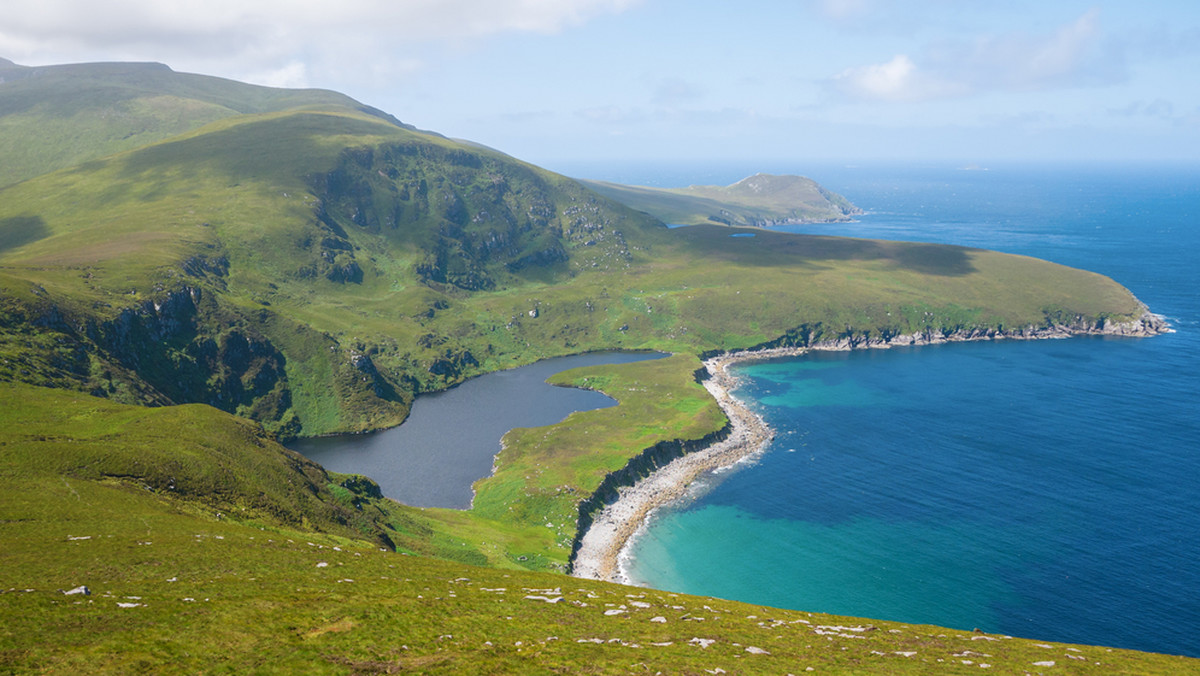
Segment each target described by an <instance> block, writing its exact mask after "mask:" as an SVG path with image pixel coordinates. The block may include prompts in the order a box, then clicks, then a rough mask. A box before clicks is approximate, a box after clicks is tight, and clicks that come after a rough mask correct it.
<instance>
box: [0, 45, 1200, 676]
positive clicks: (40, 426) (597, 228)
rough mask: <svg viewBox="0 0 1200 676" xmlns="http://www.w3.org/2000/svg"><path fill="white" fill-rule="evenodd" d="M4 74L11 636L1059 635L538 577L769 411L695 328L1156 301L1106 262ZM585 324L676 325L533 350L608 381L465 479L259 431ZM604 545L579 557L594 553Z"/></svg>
mask: <svg viewBox="0 0 1200 676" xmlns="http://www.w3.org/2000/svg"><path fill="white" fill-rule="evenodd" d="M0 101H2V102H3V105H0V155H2V156H3V157H4V158H5V162H4V163H3V167H0V488H3V490H4V494H5V499H4V500H3V502H2V503H0V521H3V523H4V524H5V527H4V528H3V529H0V552H3V554H2V556H3V564H4V565H3V566H2V567H0V569H2V570H3V574H4V582H3V584H0V617H2V618H3V620H4V626H5V627H6V629H7V630H8V631H6V632H4V634H3V635H0V663H3V664H4V665H5V667H7V668H9V669H11V670H14V671H62V672H79V671H88V672H90V673H104V672H117V673H128V672H130V671H163V670H178V671H200V670H206V669H212V668H213V665H214V664H216V665H220V668H222V669H225V670H230V671H254V670H262V669H263V668H269V669H278V670H281V671H313V670H314V669H316V670H325V671H330V672H339V673H349V672H364V671H403V670H416V671H434V670H441V671H451V672H455V671H456V672H489V673H501V672H510V673H512V672H528V671H553V670H561V671H567V670H576V671H577V670H580V669H584V668H586V669H593V670H597V671H614V670H617V669H626V668H628V667H629V665H630V664H631V663H634V662H635V661H636V662H640V663H643V664H646V665H651V664H652V665H654V667H655V668H656V669H661V670H663V671H672V672H677V673H686V672H694V673H698V672H699V671H701V670H714V669H716V668H721V669H725V670H732V669H735V668H743V667H741V666H738V665H746V664H749V663H750V662H749V661H750V660H754V662H753V664H752V665H751V666H750V667H749V668H750V669H754V670H757V671H767V672H781V673H782V672H784V671H786V670H788V669H794V668H797V665H800V666H801V667H803V666H812V668H813V669H814V670H836V669H847V668H853V669H876V670H881V671H893V672H894V671H897V670H900V671H904V670H908V671H913V672H915V671H917V670H919V669H920V667H921V666H922V665H924V664H926V662H928V663H931V664H936V663H937V661H938V660H942V661H945V660H950V659H953V657H954V656H955V655H956V654H958V653H961V652H962V651H963V650H966V649H968V648H979V647H980V646H981V645H983V644H981V643H979V642H978V641H987V652H988V653H989V654H990V655H991V657H989V660H991V663H992V664H995V665H996V666H997V667H1000V668H1002V669H1008V670H1010V671H1017V670H1019V669H1021V668H1023V667H1024V666H1025V665H1029V664H1034V663H1037V662H1038V661H1044V660H1045V656H1046V655H1047V654H1048V653H1047V652H1045V651H1047V650H1050V651H1054V652H1055V653H1056V654H1066V651H1067V650H1068V649H1067V648H1066V647H1065V646H1058V645H1052V644H1040V643H1035V642H1033V641H1028V640H1022V639H1012V638H1009V637H1001V636H990V635H987V636H986V638H982V637H981V635H975V634H973V633H967V632H956V631H953V630H942V629H937V628H931V627H912V626H907V625H901V624H895V623H888V622H882V621H878V622H874V621H873V622H870V623H866V622H861V621H858V620H850V619H847V618H837V617H832V616H827V615H820V614H817V613H803V612H795V611H783V610H777V609H771V608H766V607H761V606H750V605H746V604H739V603H731V602H724V601H717V600H714V599H705V598H699V597H691V596H686V595H674V594H668V593H666V592H656V591H652V590H638V589H630V588H626V587H620V586H616V585H612V584H608V583H603V582H598V581H589V580H579V579H575V578H569V577H565V576H563V575H562V574H561V573H562V572H565V571H566V570H567V569H568V567H569V564H570V557H571V553H572V551H573V549H574V548H575V546H576V542H577V540H578V539H579V538H580V535H581V530H582V529H581V526H586V525H587V523H588V522H589V519H590V520H591V521H596V520H597V519H596V518H593V515H594V514H597V512H595V510H594V509H593V507H598V506H600V504H601V503H604V502H611V501H612V500H611V498H612V497H614V495H615V494H616V493H617V492H619V491H618V490H617V489H618V488H619V487H620V486H623V485H626V484H632V483H635V479H636V478H639V477H641V476H644V475H649V474H651V473H652V472H653V471H654V470H656V469H658V468H660V467H662V466H664V465H667V464H668V463H669V462H670V461H671V460H673V459H675V458H676V457H678V456H680V455H684V456H687V455H688V453H686V451H688V450H694V449H696V448H698V447H700V446H707V445H709V444H708V443H707V442H708V441H712V440H716V439H718V437H720V438H725V439H727V440H729V443H727V444H725V445H724V446H718V449H722V448H723V449H724V450H718V451H717V452H712V451H709V452H707V455H696V456H695V457H696V458H710V460H708V461H707V465H706V464H705V463H703V462H701V463H700V464H699V465H697V466H694V467H692V468H690V469H686V470H685V471H683V472H682V473H681V474H679V475H677V477H676V478H675V479H674V480H672V481H669V482H668V483H667V486H668V488H664V489H663V494H664V495H667V494H670V493H671V491H674V492H675V494H678V491H680V490H682V486H683V485H685V483H686V481H687V480H688V478H689V476H695V474H694V472H699V471H703V469H704V468H705V467H706V466H711V465H712V464H721V463H726V462H733V461H734V460H735V459H736V458H737V457H740V456H742V455H744V454H745V453H747V452H753V450H754V449H755V448H757V447H758V446H757V444H761V442H762V441H763V440H764V439H766V438H767V437H768V436H769V431H766V430H763V429H762V427H761V424H760V423H758V422H756V421H755V420H754V419H753V416H747V415H743V413H744V411H742V410H741V409H740V408H739V407H738V406H737V404H736V402H734V401H733V400H732V399H728V398H727V397H726V395H727V392H728V389H729V387H730V385H729V383H728V382H727V378H726V376H724V375H723V371H722V368H721V364H724V363H726V362H727V360H725V361H722V360H718V361H717V362H710V363H712V364H713V366H712V369H713V374H714V377H712V378H710V379H709V381H708V382H707V383H706V385H707V387H709V388H713V389H711V390H708V389H705V387H706V385H702V384H701V383H700V382H698V381H697V376H696V374H697V372H698V371H700V370H701V369H702V368H704V364H703V363H702V359H701V356H705V357H712V356H713V355H719V354H738V353H742V352H745V351H756V350H761V349H767V348H788V349H790V348H812V347H819V346H845V347H854V346H867V345H876V344H886V343H892V342H898V341H905V340H908V341H914V340H925V341H931V342H932V341H935V340H940V339H955V338H957V337H972V338H981V337H996V336H1001V335H1013V336H1019V335H1023V336H1025V337H1033V336H1038V335H1048V334H1063V335H1066V334H1072V333H1078V332H1081V331H1083V330H1085V329H1086V330H1098V331H1108V330H1119V329H1118V327H1135V326H1139V325H1140V326H1141V327H1142V329H1141V330H1142V331H1143V332H1146V333H1150V332H1153V331H1154V330H1158V329H1156V328H1155V327H1160V325H1159V324H1156V323H1155V320H1153V319H1152V318H1150V317H1149V316H1148V315H1147V314H1146V311H1145V308H1144V307H1143V306H1141V304H1140V303H1139V302H1138V301H1137V299H1136V298H1134V297H1133V295H1132V294H1130V293H1129V291H1128V290H1126V289H1125V288H1124V287H1122V286H1121V285H1120V284H1118V283H1117V282H1115V281H1113V280H1111V279H1108V278H1106V277H1103V276H1101V275H1097V274H1094V273H1090V272H1087V271H1083V270H1078V269H1072V268H1068V267H1064V266H1061V265H1055V264H1051V263H1047V262H1045V261H1040V260H1034V259H1030V258H1025V257H1021V256H1011V255H1004V254H999V253H995V252H990V251H983V250H979V249H971V248H964V247H953V246H940V245H928V244H915V243H901V242H884V241H871V240H854V239H842V238H833V237H817V236H801V235H789V234H786V233H781V232H775V231H770V230H765V229H761V228H749V227H735V226H733V225H732V224H733V223H735V222H740V221H734V220H732V219H731V220H730V221H729V223H728V224H727V223H722V222H719V221H713V219H710V218H707V216H706V217H705V220H706V221H712V222H706V223H701V224H697V225H693V226H690V227H686V228H668V227H667V224H666V223H664V221H663V220H662V218H661V217H656V216H654V215H653V214H654V213H655V212H656V210H657V207H654V206H653V204H652V202H654V200H653V199H649V198H644V196H643V198H639V200H640V201H638V202H637V203H636V204H632V205H631V204H627V203H625V202H623V201H622V200H621V199H620V198H613V197H606V196H605V195H604V194H601V193H599V192H597V191H595V190H592V189H590V188H589V187H587V186H586V185H584V184H581V183H580V182H578V181H576V180H573V179H570V178H568V177H565V176H561V175H558V174H555V173H553V172H550V171H546V170H544V169H541V168H539V167H535V166H533V165H531V164H528V163H525V162H522V161H519V160H517V159H514V158H512V157H510V156H508V155H505V154H503V153H499V152H496V151H492V150H489V149H487V148H483V147H481V146H479V145H477V144H472V143H468V142H460V141H455V140H451V139H448V138H446V137H444V136H441V135H438V134H436V133H432V132H425V131H421V130H418V129H416V128H414V127H412V126H411V125H406V124H403V123H401V122H400V121H399V120H396V119H395V118H394V117H392V116H391V115H389V114H387V113H385V112H383V111H380V110H378V109H375V108H373V107H371V106H369V105H365V104H363V103H360V102H358V101H355V100H353V99H351V98H349V97H346V96H344V95H342V94H338V93H336V92H329V91H321V90H285V89H273V88H267V87H259V86H254V85H248V84H244V83H239V82H233V81H229V80H223V79H219V78H211V77H206V76H203V75H195V74H187V73H177V72H175V71H173V70H171V69H170V68H169V67H167V66H165V65H162V64H149V63H102V64H68V65H61V66H44V67H26V66H21V65H18V64H15V63H12V62H10V61H6V60H3V59H0ZM779 182H782V183H788V184H794V185H796V186H798V185H800V182H798V181H796V180H794V179H791V178H786V177H785V178H782V179H778V178H767V177H752V178H751V179H748V180H747V181H744V182H742V184H741V187H740V188H737V190H734V191H733V192H734V193H737V194H732V193H723V194H722V195H721V196H719V197H720V199H721V200H724V202H725V203H727V204H732V203H735V202H738V203H741V204H742V206H743V207H745V208H748V209H750V210H751V211H753V208H752V207H754V205H753V204H747V203H746V199H748V198H747V197H746V196H745V194H743V193H745V192H746V190H744V189H748V190H749V192H753V187H754V186H756V185H758V186H760V187H762V188H763V189H762V190H760V191H759V192H760V193H761V194H763V195H767V194H774V193H772V192H771V191H770V190H767V189H766V188H767V187H769V186H770V185H774V184H775V183H779ZM818 192H820V191H818ZM697 194H698V195H699V196H700V197H701V198H703V199H709V198H712V195H709V194H708V193H706V192H705V191H703V190H702V191H699V192H698V193H697ZM714 199H715V198H714ZM825 199H826V200H827V201H829V202H830V203H833V204H835V205H838V204H841V206H838V207H837V210H838V212H839V213H840V215H838V216H833V217H836V218H842V217H846V216H847V215H848V213H850V212H852V207H849V206H848V205H847V204H842V203H841V202H839V201H838V199H836V198H834V197H832V196H830V195H828V194H826V195H825ZM631 201H632V200H631ZM762 206H763V209H766V208H767V206H769V205H766V204H765V202H764V204H763V205H762ZM775 206H776V207H779V206H780V205H775ZM784 206H786V205H784ZM729 211H731V212H732V211H734V210H733V209H729ZM746 213H747V214H748V216H747V218H749V219H750V220H755V219H759V218H760V217H759V216H755V215H754V214H755V213H761V214H763V215H762V216H761V219H763V220H770V219H772V218H775V216H770V215H766V214H767V211H765V210H764V211H761V212H757V211H755V212H754V213H750V211H747V212H746ZM771 213H775V212H774V211H772V212H771ZM796 213H798V212H796ZM789 214H791V215H789ZM781 217H784V218H792V217H799V216H795V214H793V212H791V211H786V212H785V213H784V215H783V216H781ZM739 218H740V217H739ZM750 220H747V221H746V222H747V223H749V222H750ZM755 222H758V221H755ZM733 235H737V236H733ZM750 235H753V236H750ZM1129 330H1130V331H1133V330H1134V329H1132V328H1131V329H1129ZM603 349H608V350H611V349H625V350H655V351H660V352H667V353H671V354H672V355H673V356H671V357H667V358H664V359H660V360H654V361H645V362H639V363H635V364H621V365H612V366H604V367H586V368H582V369H575V370H573V371H568V372H565V373H562V374H559V375H557V376H555V378H554V379H553V380H554V381H555V382H560V383H569V384H574V385H578V386H582V387H590V388H593V389H597V390H600V391H602V392H605V393H606V394H608V395H610V396H612V397H614V398H615V399H617V400H618V402H619V405H618V406H616V407H611V408H605V409H598V410H593V411H586V412H581V413H576V414H573V415H571V416H570V417H568V418H567V420H565V421H564V422H562V423H560V424H557V425H553V426H550V427H542V428H532V429H516V430H512V431H511V432H509V433H508V434H507V435H506V437H505V439H504V449H503V451H502V452H501V453H500V454H499V455H498V456H497V458H496V462H495V472H494V473H493V475H492V476H490V477H487V478H486V479H483V480H481V481H479V482H477V483H476V484H475V486H474V488H475V500H474V502H473V503H472V508H471V509H469V510H463V511H459V510H446V509H418V508H414V507H409V506H406V505H402V504H399V503H396V502H394V501H391V500H387V499H385V498H383V497H382V496H381V494H380V491H379V487H378V485H377V484H375V482H374V481H372V480H371V479H370V478H369V477H363V476H357V475H347V474H338V473H335V472H330V471H328V470H327V469H326V468H323V467H321V466H319V465H316V464H314V463H312V462H310V461H308V460H306V459H305V458H303V457H301V456H299V455H297V454H295V453H293V452H291V451H289V450H287V449H286V448H285V447H283V446H282V445H281V444H280V443H279V442H280V440H286V439H292V438H296V437H309V436H318V435H325V434H332V433H340V432H365V431H370V430H376V429H381V428H384V427H389V426H393V425H396V424H398V423H400V422H401V421H403V420H404V418H405V417H406V415H407V414H408V411H409V408H410V406H411V404H412V401H413V399H414V397H416V396H417V395H418V394H421V393H424V392H431V391H436V390H441V389H444V388H447V387H450V386H452V385H454V384H456V383H459V382H462V381H463V380H464V379H466V378H468V377H470V376H472V375H476V374H480V373H484V372H489V371H496V370H500V369H505V368H509V367H512V366H518V365H522V364H527V363H531V362H533V361H537V360H539V359H542V358H545V357H550V356H559V355H568V354H577V353H583V352H589V351H596V350H603ZM722 405H723V406H724V407H725V408H724V410H723V409H722ZM727 416H728V417H727ZM731 421H732V422H731ZM464 424H469V421H464ZM685 459H686V458H685ZM672 471H674V470H672ZM689 473H692V474H690V475H689ZM668 476H670V475H668ZM626 504H630V503H626ZM651 509H653V504H650V503H647V506H645V507H644V508H643V507H634V508H633V509H632V511H631V514H632V518H626V517H622V518H620V519H616V518H613V519H609V517H605V516H600V517H599V519H600V520H603V521H604V522H605V523H608V521H610V520H611V521H612V522H613V523H614V524H617V525H616V526H614V532H617V533H618V535H616V536H610V537H609V543H610V545H609V546H606V547H601V549H602V550H604V551H605V552H607V551H608V550H609V549H611V548H612V545H613V544H615V543H617V542H618V541H620V539H621V536H620V533H624V532H625V531H626V530H627V529H628V528H629V526H632V527H633V528H636V524H637V523H638V522H640V520H641V519H642V518H643V517H644V515H645V514H646V513H648V512H649V511H650V510H651ZM621 524H625V525H621ZM593 531H594V532H595V533H600V532H601V531H600V530H599V529H587V532H588V533H591V532H593ZM589 546H590V545H589ZM589 551H590V550H589ZM604 556H608V555H607V554H605V555H604ZM604 556H601V557H599V558H598V559H595V558H593V559H588V556H586V555H585V556H584V559H586V560H596V561H598V563H596V564H594V568H595V569H596V570H597V571H598V572H597V573H596V574H597V575H608V574H610V573H609V572H607V571H608V570H610V569H612V568H613V566H610V565H608V564H607V563H604V561H603V559H604ZM576 564H577V566H578V567H579V569H580V570H582V568H583V566H584V564H582V563H580V562H579V559H578V558H577V559H576ZM588 565H592V564H588ZM701 617H702V618H704V621H703V624H698V622H699V620H698V619H697V618H701ZM810 644H811V645H818V644H819V645H820V646H822V647H824V646H826V645H829V646H831V647H835V648H837V649H836V650H817V649H815V648H807V647H805V646H808V645H810ZM1043 645H1045V646H1049V647H1041V646H1043ZM841 648H845V650H844V651H843V650H841ZM1087 654H1088V655H1089V657H1092V656H1094V657H1095V658H1096V659H1097V661H1101V660H1102V661H1103V663H1104V665H1106V666H1107V667H1110V668H1112V669H1116V670H1125V671H1128V672H1138V673H1154V672H1158V673H1170V672H1179V671H1182V670H1188V669H1193V670H1194V668H1195V666H1194V661H1189V660H1184V659H1182V658H1171V657H1165V656H1159V655H1147V654H1142V653H1135V652H1130V651H1111V652H1109V651H1106V650H1103V649H1088V651H1087ZM847 660H849V661H847ZM264 665H269V666H267V667H264Z"/></svg>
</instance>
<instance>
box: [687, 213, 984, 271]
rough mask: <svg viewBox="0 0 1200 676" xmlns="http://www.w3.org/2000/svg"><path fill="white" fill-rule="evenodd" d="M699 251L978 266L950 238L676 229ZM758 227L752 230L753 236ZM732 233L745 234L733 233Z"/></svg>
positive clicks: (810, 260) (769, 261)
mask: <svg viewBox="0 0 1200 676" xmlns="http://www.w3.org/2000/svg"><path fill="white" fill-rule="evenodd" d="M672 232H673V233H675V234H676V236H678V237H679V238H680V239H681V240H683V242H684V243H685V244H686V246H687V247H688V248H689V249H691V250H692V251H693V252H694V253H697V254H701V255H705V256H709V257H713V258H719V259H721V260H727V261H730V262H735V263H740V264H743V265H760V266H782V265H788V266H796V265H808V266H812V265H819V264H821V263H825V262H831V261H887V262H890V263H891V264H892V265H894V266H895V267H897V268H901V269H905V270H911V271H913V272H918V273H921V274H925V275H938V276H943V277H961V276H963V275H969V274H971V273H973V272H976V269H975V266H974V265H973V264H972V263H971V256H970V252H971V249H967V248H964V247H958V246H950V245H946V244H920V243H913V242H885V241H878V240H869V239H851V238H847V237H825V236H821V235H793V234H788V233H778V232H770V231H767V230H747V229H740V228H739V229H735V228H727V227H721V226H700V225H698V226H691V227H687V228H678V229H676V230H673V231H672ZM751 233H753V236H748V235H749V234H751ZM733 234H740V235H742V236H739V237H732V236H731V235H733Z"/></svg>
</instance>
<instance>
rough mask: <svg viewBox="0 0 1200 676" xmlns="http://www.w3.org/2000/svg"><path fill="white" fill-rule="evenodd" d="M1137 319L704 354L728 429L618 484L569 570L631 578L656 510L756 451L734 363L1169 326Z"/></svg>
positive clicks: (758, 439)
mask: <svg viewBox="0 0 1200 676" xmlns="http://www.w3.org/2000/svg"><path fill="white" fill-rule="evenodd" d="M1142 308H1143V314H1142V316H1141V317H1139V318H1138V319H1135V320H1133V321H1131V322H1125V323H1102V324H1100V325H1099V326H1097V325H1095V324H1084V325H1081V326H1061V325H1060V326H1051V327H1034V326H1029V327H1022V328H1020V329H1017V330H1016V331H1003V330H999V331H998V330H990V331H989V330H984V331H979V330H973V331H968V332H955V333H952V334H949V335H947V334H945V333H942V332H938V333H917V334H904V335H897V336H892V337H890V338H885V339H878V338H876V339H870V338H866V337H864V339H861V340H855V339H854V338H852V337H845V338H841V339H839V340H837V341H825V342H821V343H818V344H814V345H810V346H807V347H769V348H766V349H757V350H755V349H751V350H742V351H736V352H726V353H723V354H720V355H717V356H714V357H710V358H708V359H705V360H704V362H703V363H704V367H705V369H706V370H707V371H708V373H709V376H710V377H709V378H708V379H706V380H705V381H704V383H703V384H704V388H705V389H707V390H708V392H709V394H711V395H712V397H713V398H714V399H716V401H717V405H718V406H720V407H721V410H722V411H723V412H724V413H725V416H726V418H728V419H729V430H730V432H729V435H728V436H727V437H726V438H725V439H723V440H721V441H718V442H716V443H714V444H712V445H711V446H708V447H707V448H705V449H703V450H700V451H696V452H694V453H688V454H686V455H682V456H680V457H678V458H676V459H675V460H673V461H671V462H670V463H669V464H668V465H666V466H665V467H662V468H661V469H659V470H657V471H655V472H654V473H652V474H651V475H650V476H648V477H645V478H643V479H641V480H639V481H638V482H637V483H635V484H634V485H632V486H626V487H623V488H621V489H620V496H619V497H618V498H617V500H616V501H614V502H612V503H610V504H608V505H605V506H604V507H603V508H602V509H600V510H599V511H598V512H597V513H596V514H595V516H594V517H593V520H592V524H591V526H589V527H588V528H587V530H586V531H585V532H584V533H583V535H582V536H581V537H580V539H579V548H578V550H577V551H576V553H575V557H574V560H573V561H572V565H571V573H570V574H571V575H572V576H573V577H579V578H584V579H592V580H602V581H606V582H618V583H622V584H632V581H631V580H630V579H629V576H628V574H627V572H626V567H625V566H624V565H623V564H624V563H627V562H628V561H629V559H630V557H629V555H628V549H629V546H630V544H632V542H633V541H634V539H635V538H636V536H637V534H638V533H639V532H641V531H642V530H643V529H644V528H645V527H646V525H647V524H648V523H649V520H650V517H651V516H653V514H654V512H655V511H657V510H658V509H660V508H662V507H664V506H666V505H668V504H669V503H671V502H674V501H676V500H678V499H680V498H682V497H684V496H685V495H686V494H687V491H688V490H689V488H690V486H691V484H692V482H694V481H695V480H696V478H698V477H699V476H700V475H701V474H704V473H705V472H712V471H716V470H719V469H723V468H726V467H731V466H733V465H735V464H737V463H738V462H741V461H743V460H745V459H747V458H749V457H751V456H753V455H755V454H758V453H761V452H763V451H764V450H765V448H766V446H767V444H768V443H770V441H771V440H772V439H773V438H774V436H775V431H774V430H773V429H771V427H770V426H769V425H767V423H766V421H764V420H763V419H762V417H761V416H759V415H757V414H756V413H754V412H753V411H751V410H750V409H749V408H747V407H746V405H745V404H744V403H743V402H742V401H741V400H739V399H737V398H736V397H734V396H733V395H732V394H731V392H732V391H733V390H734V389H735V388H736V386H737V379H736V378H735V377H734V376H732V375H730V373H729V371H728V368H729V366H730V365H732V364H737V363H741V362H747V361H760V360H765V359H774V358H778V357H798V356H801V355H804V354H806V353H808V352H810V351H812V350H828V351H843V350H852V349H888V348H891V347H893V346H922V345H940V344H944V343H950V342H966V341H980V340H1004V339H1015V340H1044V339H1052V338H1068V337H1072V336H1089V335H1090V336H1098V335H1101V336H1128V337H1147V336H1155V335H1159V334H1162V333H1169V332H1171V331H1172V329H1171V328H1170V327H1169V325H1168V324H1167V323H1166V322H1165V321H1164V320H1163V318H1162V317H1160V316H1158V315H1155V314H1153V313H1151V312H1150V311H1149V310H1148V309H1146V307H1145V306H1144V305H1143V306H1142Z"/></svg>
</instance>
